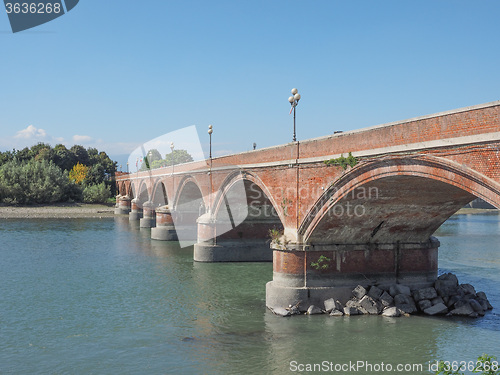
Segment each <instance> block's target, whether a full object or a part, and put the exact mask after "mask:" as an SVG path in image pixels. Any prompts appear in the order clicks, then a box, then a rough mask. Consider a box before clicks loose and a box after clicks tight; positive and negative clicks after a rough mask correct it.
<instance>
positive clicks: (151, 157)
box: [140, 148, 161, 171]
mask: <svg viewBox="0 0 500 375" xmlns="http://www.w3.org/2000/svg"><path fill="white" fill-rule="evenodd" d="M159 160H161V154H160V152H159V151H158V150H157V149H155V148H153V149H151V150H149V151H148V152H147V154H146V156H145V157H144V159H143V162H142V165H141V169H140V170H141V171H145V170H147V169H152V165H153V163H154V162H157V161H159Z"/></svg>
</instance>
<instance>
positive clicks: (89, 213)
mask: <svg viewBox="0 0 500 375" xmlns="http://www.w3.org/2000/svg"><path fill="white" fill-rule="evenodd" d="M113 215H114V206H109V205H104V204H86V203H57V204H51V205H33V206H22V207H16V206H0V219H56V218H57V219H78V218H103V217H112V216H113Z"/></svg>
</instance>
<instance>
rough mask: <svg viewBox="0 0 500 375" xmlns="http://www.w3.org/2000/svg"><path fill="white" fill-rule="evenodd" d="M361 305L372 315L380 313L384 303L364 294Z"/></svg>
mask: <svg viewBox="0 0 500 375" xmlns="http://www.w3.org/2000/svg"><path fill="white" fill-rule="evenodd" d="M359 304H360V306H361V307H362V308H363V309H364V310H365V311H366V312H367V313H368V314H370V315H378V314H380V312H381V311H382V304H381V303H379V302H377V301H375V300H374V299H373V298H372V297H370V296H364V297H363V298H361V301H359Z"/></svg>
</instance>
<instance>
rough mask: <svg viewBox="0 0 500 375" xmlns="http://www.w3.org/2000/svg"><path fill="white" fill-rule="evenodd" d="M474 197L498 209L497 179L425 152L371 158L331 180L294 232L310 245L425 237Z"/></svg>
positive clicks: (425, 239)
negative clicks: (330, 183)
mask: <svg viewBox="0 0 500 375" xmlns="http://www.w3.org/2000/svg"><path fill="white" fill-rule="evenodd" d="M475 197H480V198H482V199H484V200H485V201H487V202H489V203H491V204H493V205H494V206H496V207H498V208H500V184H498V183H496V182H495V181H493V180H491V179H489V178H487V177H486V176H484V175H482V174H480V173H478V172H476V171H474V170H472V169H470V168H467V167H465V166H462V165H460V164H458V163H455V162H453V161H450V160H446V159H443V158H440V157H435V156H430V155H416V156H411V157H409V156H405V157H398V156H397V157H383V158H378V159H373V160H369V161H366V162H362V163H361V164H359V165H358V166H356V167H354V168H353V169H351V170H350V171H349V172H347V173H345V174H344V175H343V176H342V177H340V178H339V179H338V180H337V181H336V182H335V183H334V184H333V185H331V186H330V187H329V188H328V189H327V190H326V191H325V193H324V194H323V195H322V196H321V197H320V199H319V200H318V201H317V202H316V203H315V205H314V206H313V207H312V208H311V209H310V210H309V212H308V213H307V215H306V217H305V218H304V220H303V222H302V224H301V225H300V227H299V231H298V233H299V236H301V238H302V241H303V242H304V243H310V244H321V243H353V244H354V243H395V242H398V241H400V242H425V241H427V240H428V239H429V237H430V236H431V235H432V234H433V233H434V232H435V230H437V229H438V228H439V227H440V226H441V224H442V223H444V221H446V220H447V219H448V218H449V217H450V216H451V215H453V214H454V213H455V212H456V211H457V210H458V209H460V208H461V207H463V206H464V205H465V204H467V203H468V202H470V201H471V200H473V199H474V198H475ZM348 209H350V210H351V211H350V212H348V211H347V210H348ZM356 210H357V211H356ZM340 239H341V240H340Z"/></svg>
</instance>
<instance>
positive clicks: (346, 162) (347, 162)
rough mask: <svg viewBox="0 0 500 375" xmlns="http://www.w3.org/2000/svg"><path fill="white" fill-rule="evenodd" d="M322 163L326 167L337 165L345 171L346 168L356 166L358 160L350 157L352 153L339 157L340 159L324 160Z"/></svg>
mask: <svg viewBox="0 0 500 375" xmlns="http://www.w3.org/2000/svg"><path fill="white" fill-rule="evenodd" d="M324 163H325V164H326V165H339V166H341V167H342V168H343V169H347V167H348V166H351V167H354V166H355V165H356V164H358V159H357V158H356V157H354V156H352V153H351V152H349V155H348V156H347V157H344V155H340V157H338V158H336V159H330V160H325V161H324Z"/></svg>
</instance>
